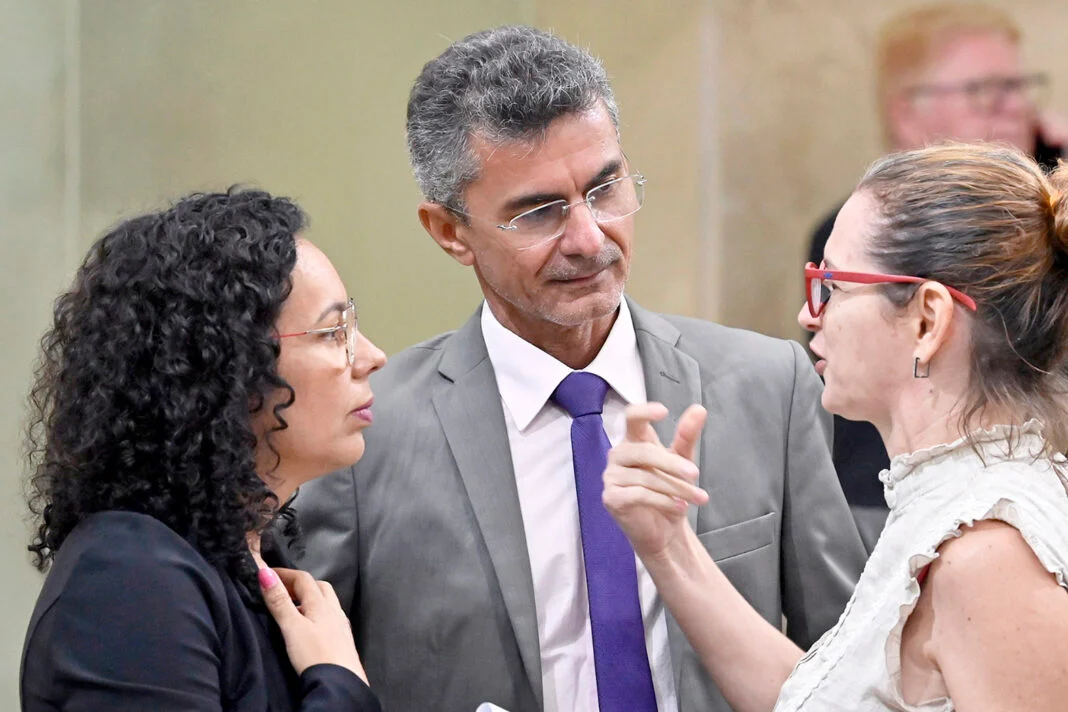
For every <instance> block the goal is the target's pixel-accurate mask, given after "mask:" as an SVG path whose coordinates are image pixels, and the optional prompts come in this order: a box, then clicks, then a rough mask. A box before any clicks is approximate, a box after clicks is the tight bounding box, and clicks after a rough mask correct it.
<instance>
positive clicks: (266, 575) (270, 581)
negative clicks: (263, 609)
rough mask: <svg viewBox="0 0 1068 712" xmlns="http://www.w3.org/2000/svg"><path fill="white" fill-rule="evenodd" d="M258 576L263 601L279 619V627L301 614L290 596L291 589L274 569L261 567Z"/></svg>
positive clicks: (275, 617)
mask: <svg viewBox="0 0 1068 712" xmlns="http://www.w3.org/2000/svg"><path fill="white" fill-rule="evenodd" d="M256 576H257V578H258V579H259V580H260V590H261V591H263V602H264V603H266V604H267V610H268V611H270V612H271V615H272V616H274V619H275V620H276V621H278V625H279V627H285V623H286V622H287V621H289V620H292V618H293V616H299V615H300V612H299V611H298V610H297V607H296V606H295V605H293V599H291V598H290V597H289V591H287V590H286V587H285V586H283V585H282V580H281V579H280V578H278V574H276V573H275V572H274V570H273V569H270V568H266V569H260V570H259V572H258V573H257V574H256Z"/></svg>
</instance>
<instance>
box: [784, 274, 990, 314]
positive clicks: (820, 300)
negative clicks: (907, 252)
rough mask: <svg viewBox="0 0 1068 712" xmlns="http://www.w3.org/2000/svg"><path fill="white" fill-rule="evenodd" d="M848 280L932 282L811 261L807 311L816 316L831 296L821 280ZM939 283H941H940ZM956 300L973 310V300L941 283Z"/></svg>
mask: <svg viewBox="0 0 1068 712" xmlns="http://www.w3.org/2000/svg"><path fill="white" fill-rule="evenodd" d="M824 280H830V281H833V282H850V283H853V284H923V283H924V282H934V281H936V280H933V279H924V278H923V277H906V276H904V275H900V274H875V273H872V272H840V271H838V270H832V269H824V268H822V267H817V266H816V265H815V264H813V263H812V262H809V263H808V264H806V265H805V285H806V287H807V288H806V289H805V296H806V298H807V300H808V313H809V314H811V315H812V316H813V318H818V317H819V316H820V315H821V314H823V310H824V309H825V308H826V307H827V300H828V299H830V298H831V290H830V288H828V287H827V286H826V285H825V284H824V283H823V282H824ZM940 284H941V283H940ZM942 286H944V287H945V288H946V289H948V290H949V293H950V294H951V295H952V296H953V298H954V299H956V300H957V301H958V302H960V303H961V304H963V305H964V306H966V307H968V308H969V309H971V310H972V311H975V300H974V299H972V298H971V297H969V296H968V295H967V294H965V293H964V292H962V291H960V290H959V289H954V288H953V287H950V286H949V285H948V284H945V285H942Z"/></svg>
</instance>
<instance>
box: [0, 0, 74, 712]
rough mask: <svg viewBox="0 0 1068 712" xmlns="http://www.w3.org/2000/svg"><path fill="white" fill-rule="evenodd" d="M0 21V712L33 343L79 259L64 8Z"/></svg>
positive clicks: (29, 594)
mask: <svg viewBox="0 0 1068 712" xmlns="http://www.w3.org/2000/svg"><path fill="white" fill-rule="evenodd" d="M0 16H2V17H3V18H4V21H3V22H2V23H0V86H2V87H3V90H2V91H0V157H2V158H0V304H2V305H3V307H2V309H0V364H2V366H3V367H2V368H0V570H2V571H3V574H2V575H0V602H2V603H3V611H4V615H3V616H2V617H0V708H2V709H8V710H14V709H17V689H18V688H17V684H18V670H19V657H20V653H21V650H22V639H23V635H24V634H25V632H26V623H27V621H28V620H29V616H30V610H31V609H32V607H33V601H34V599H35V598H36V595H37V587H38V581H39V577H38V575H37V573H36V571H34V570H33V569H32V568H31V567H30V566H29V563H28V562H29V554H28V552H27V551H26V544H27V543H28V542H29V529H28V527H27V523H26V520H25V515H24V512H25V505H24V504H23V501H22V497H21V490H20V488H19V482H20V478H21V475H22V472H23V469H22V457H21V452H22V448H21V437H20V436H21V429H22V425H23V419H24V411H23V402H24V398H25V394H26V390H27V388H28V382H29V373H30V370H31V364H32V363H33V359H34V355H35V351H36V344H37V339H38V337H39V336H40V333H41V331H42V329H43V328H44V325H45V324H46V323H47V321H48V318H49V312H50V308H51V302H52V298H53V296H54V295H55V294H56V293H57V291H58V290H59V289H60V287H61V284H62V281H63V279H64V273H65V271H66V268H65V264H66V263H67V262H68V261H69V259H70V258H71V255H72V253H73V250H68V248H67V244H68V239H67V237H68V235H71V236H73V233H71V232H70V230H69V229H68V218H69V217H70V216H71V214H72V211H71V207H72V206H71V202H70V201H68V196H69V195H72V191H71V189H72V185H71V180H72V178H73V176H72V175H71V173H70V171H69V170H68V169H69V167H70V165H71V162H70V161H68V151H69V150H70V148H71V146H70V145H69V143H68V141H67V140H66V136H67V120H68V116H69V115H70V111H69V109H70V99H71V87H69V86H68V85H69V82H70V79H71V77H70V75H69V73H68V72H67V68H68V62H67V53H68V51H69V48H70V43H69V37H68V27H67V23H68V20H69V13H68V8H66V7H65V5H64V4H63V3H61V2H51V3H44V2H42V3H35V2H34V3H31V2H23V1H21V0H0ZM73 212H76V211H73Z"/></svg>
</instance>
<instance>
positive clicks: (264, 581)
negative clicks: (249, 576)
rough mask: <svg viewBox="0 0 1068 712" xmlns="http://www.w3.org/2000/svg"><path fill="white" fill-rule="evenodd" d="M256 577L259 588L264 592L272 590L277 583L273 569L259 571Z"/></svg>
mask: <svg viewBox="0 0 1068 712" xmlns="http://www.w3.org/2000/svg"><path fill="white" fill-rule="evenodd" d="M256 576H257V578H259V580H260V586H261V587H262V588H263V590H264V591H266V590H268V589H271V588H273V587H274V585H275V584H276V583H278V574H276V573H275V572H274V570H273V569H260V570H259V572H258V573H257V574H256Z"/></svg>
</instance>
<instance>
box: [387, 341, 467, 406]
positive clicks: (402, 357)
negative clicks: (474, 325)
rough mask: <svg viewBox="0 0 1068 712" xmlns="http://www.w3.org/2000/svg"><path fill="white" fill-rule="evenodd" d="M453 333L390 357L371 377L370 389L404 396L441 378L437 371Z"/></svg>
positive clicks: (421, 343) (410, 347)
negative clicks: (406, 392) (405, 393)
mask: <svg viewBox="0 0 1068 712" xmlns="http://www.w3.org/2000/svg"><path fill="white" fill-rule="evenodd" d="M456 333H457V332H455V331H449V332H446V333H444V334H439V335H437V336H435V337H433V338H431V339H427V340H426V341H422V342H420V343H418V344H415V345H414V346H409V347H408V348H406V349H404V350H403V351H400V352H399V353H397V354H394V355H392V356H390V357H389V360H388V361H387V362H386V365H385V366H383V367H382V369H381V370H380V371H378V372H376V373H374V374H372V375H371V387H372V388H374V390H375V392H376V394H377V393H389V394H390V395H391V396H392V395H393V394H394V393H403V392H404V391H406V390H418V389H419V388H420V386H421V385H424V384H426V383H427V382H429V381H431V380H436V379H438V378H440V376H439V373H438V369H439V364H440V363H441V358H442V355H443V354H444V353H445V350H446V348H447V347H448V345H449V343H450V342H451V341H452V339H453V338H454V337H455V336H456Z"/></svg>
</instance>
